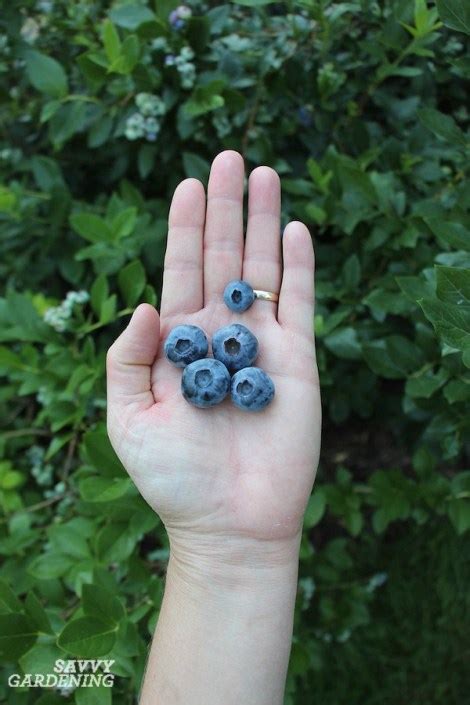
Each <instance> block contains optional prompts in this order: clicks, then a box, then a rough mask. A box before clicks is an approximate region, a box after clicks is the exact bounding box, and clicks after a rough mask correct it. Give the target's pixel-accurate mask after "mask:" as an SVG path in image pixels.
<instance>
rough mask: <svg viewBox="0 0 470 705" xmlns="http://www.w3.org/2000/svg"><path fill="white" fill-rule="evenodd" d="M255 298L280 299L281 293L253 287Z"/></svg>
mask: <svg viewBox="0 0 470 705" xmlns="http://www.w3.org/2000/svg"><path fill="white" fill-rule="evenodd" d="M253 293H254V295H255V299H261V301H274V302H276V301H279V294H275V293H274V291H263V290H262V289H253Z"/></svg>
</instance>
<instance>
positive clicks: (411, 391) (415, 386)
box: [405, 368, 448, 399]
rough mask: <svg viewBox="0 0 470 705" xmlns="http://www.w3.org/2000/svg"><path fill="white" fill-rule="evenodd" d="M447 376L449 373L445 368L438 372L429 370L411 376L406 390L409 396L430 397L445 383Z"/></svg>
mask: <svg viewBox="0 0 470 705" xmlns="http://www.w3.org/2000/svg"><path fill="white" fill-rule="evenodd" d="M447 377H448V374H447V372H446V370H444V369H443V368H441V370H440V371H439V372H438V373H437V374H433V373H432V372H431V371H430V370H427V371H426V372H425V373H424V374H422V375H419V376H417V377H409V378H408V380H407V382H406V385H405V392H406V394H407V395H408V396H409V397H413V398H421V399H429V398H430V397H432V395H433V394H434V392H436V391H437V390H438V389H439V388H440V387H442V385H443V384H445V382H446V380H447Z"/></svg>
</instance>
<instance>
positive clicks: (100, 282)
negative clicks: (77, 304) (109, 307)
mask: <svg viewBox="0 0 470 705" xmlns="http://www.w3.org/2000/svg"><path fill="white" fill-rule="evenodd" d="M108 296H109V285H108V279H107V277H106V275H105V274H100V275H99V276H98V277H97V278H96V279H95V281H94V282H93V285H92V287H91V289H90V303H91V307H92V309H93V311H94V313H95V314H96V315H97V316H98V317H99V316H100V315H101V308H102V306H103V303H104V301H105V300H106V299H107V298H108Z"/></svg>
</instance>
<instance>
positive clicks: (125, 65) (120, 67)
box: [108, 34, 140, 76]
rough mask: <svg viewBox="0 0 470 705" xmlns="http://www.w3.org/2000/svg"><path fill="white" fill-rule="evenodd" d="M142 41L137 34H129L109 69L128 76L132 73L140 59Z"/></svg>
mask: <svg viewBox="0 0 470 705" xmlns="http://www.w3.org/2000/svg"><path fill="white" fill-rule="evenodd" d="M139 55H140V42H139V38H138V36H137V35H136V34H129V35H128V36H127V37H126V38H125V40H124V42H123V44H122V46H121V53H120V55H119V56H118V57H117V58H116V59H115V60H114V61H113V62H112V63H111V64H110V66H109V69H108V70H109V71H110V72H112V71H114V72H115V73H121V74H124V75H125V76H127V75H128V74H130V73H132V71H133V70H134V68H135V65H136V64H137V61H138V60H139Z"/></svg>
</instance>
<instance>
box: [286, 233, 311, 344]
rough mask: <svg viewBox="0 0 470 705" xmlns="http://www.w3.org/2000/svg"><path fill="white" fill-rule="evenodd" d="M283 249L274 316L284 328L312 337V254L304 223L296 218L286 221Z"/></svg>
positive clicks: (309, 237)
mask: <svg viewBox="0 0 470 705" xmlns="http://www.w3.org/2000/svg"><path fill="white" fill-rule="evenodd" d="M282 251H283V260H284V271H283V276H282V283H281V291H280V294H279V304H278V312H277V319H278V321H279V324H280V325H281V326H282V327H283V328H286V329H288V330H291V331H293V332H295V333H299V334H301V335H305V336H307V337H312V336H313V315H314V271H315V257H314V253H313V244H312V237H311V235H310V232H309V230H308V228H307V226H306V225H304V224H303V223H301V222H300V221H298V220H293V221H291V222H290V223H288V224H287V225H286V227H285V229H284V234H283V238H282Z"/></svg>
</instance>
